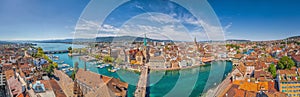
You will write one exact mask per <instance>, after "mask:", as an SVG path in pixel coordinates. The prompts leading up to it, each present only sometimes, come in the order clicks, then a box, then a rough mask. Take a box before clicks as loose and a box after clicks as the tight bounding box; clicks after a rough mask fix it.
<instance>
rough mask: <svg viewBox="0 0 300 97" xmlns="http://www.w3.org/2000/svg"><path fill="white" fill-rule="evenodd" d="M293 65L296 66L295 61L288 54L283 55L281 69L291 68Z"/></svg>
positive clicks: (279, 63) (280, 61) (279, 64)
mask: <svg viewBox="0 0 300 97" xmlns="http://www.w3.org/2000/svg"><path fill="white" fill-rule="evenodd" d="M293 66H295V62H294V61H293V60H292V59H291V58H289V57H287V56H283V57H282V58H280V60H279V62H278V67H279V69H291V68H292V67H293Z"/></svg>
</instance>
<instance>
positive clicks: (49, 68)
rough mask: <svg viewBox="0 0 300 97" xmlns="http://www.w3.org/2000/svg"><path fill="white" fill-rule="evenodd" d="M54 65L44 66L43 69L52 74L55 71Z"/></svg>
mask: <svg viewBox="0 0 300 97" xmlns="http://www.w3.org/2000/svg"><path fill="white" fill-rule="evenodd" d="M53 69H54V65H53V64H50V65H49V66H48V67H47V68H44V69H43V70H44V71H46V72H47V74H48V75H51V74H52V73H53V72H54V70H53Z"/></svg>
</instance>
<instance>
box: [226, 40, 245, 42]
mask: <svg viewBox="0 0 300 97" xmlns="http://www.w3.org/2000/svg"><path fill="white" fill-rule="evenodd" d="M226 41H227V42H251V40H243V39H228V40H226Z"/></svg>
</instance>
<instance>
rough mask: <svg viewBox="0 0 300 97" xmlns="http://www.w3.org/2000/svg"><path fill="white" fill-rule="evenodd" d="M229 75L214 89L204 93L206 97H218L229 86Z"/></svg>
mask: <svg viewBox="0 0 300 97" xmlns="http://www.w3.org/2000/svg"><path fill="white" fill-rule="evenodd" d="M230 75H231V74H228V76H227V77H226V78H225V79H224V80H223V81H222V82H221V83H220V84H219V85H218V86H217V87H216V88H214V89H210V90H208V91H207V93H206V97H220V96H222V94H223V93H224V92H225V90H226V88H228V87H229V86H230V85H231V79H230V78H231V76H230Z"/></svg>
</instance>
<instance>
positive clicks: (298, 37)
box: [287, 36, 300, 39]
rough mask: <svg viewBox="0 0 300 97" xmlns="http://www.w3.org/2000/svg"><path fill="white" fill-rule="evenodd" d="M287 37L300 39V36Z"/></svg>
mask: <svg viewBox="0 0 300 97" xmlns="http://www.w3.org/2000/svg"><path fill="white" fill-rule="evenodd" d="M287 39H300V36H292V37H288V38H287Z"/></svg>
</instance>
